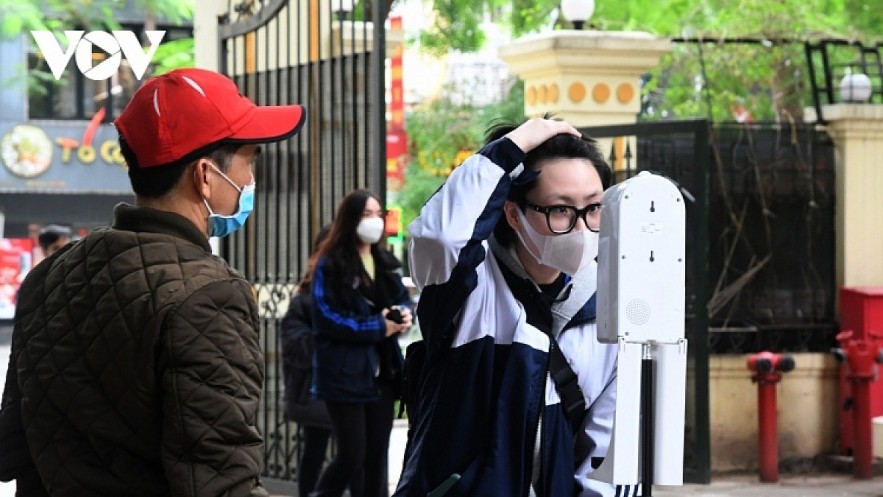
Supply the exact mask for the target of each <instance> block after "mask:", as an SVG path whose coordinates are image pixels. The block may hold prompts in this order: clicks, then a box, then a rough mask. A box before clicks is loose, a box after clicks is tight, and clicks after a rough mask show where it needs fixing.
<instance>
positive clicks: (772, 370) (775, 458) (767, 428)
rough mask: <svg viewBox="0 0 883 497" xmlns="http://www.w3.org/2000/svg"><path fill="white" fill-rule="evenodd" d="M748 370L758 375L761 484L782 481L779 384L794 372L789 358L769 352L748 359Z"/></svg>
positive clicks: (756, 380)
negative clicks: (780, 468)
mask: <svg viewBox="0 0 883 497" xmlns="http://www.w3.org/2000/svg"><path fill="white" fill-rule="evenodd" d="M748 369H750V370H751V371H754V374H753V375H752V376H751V380H752V381H754V382H756V383H757V433H758V440H757V452H758V456H759V457H758V459H759V462H760V481H762V482H764V483H775V482H777V481H779V427H778V413H777V406H776V383H778V382H780V381H782V373H787V372H789V371H791V370H793V369H794V359H793V358H792V357H791V356H789V355H782V354H773V353H771V352H769V351H763V352H758V353H757V354H752V355H750V356H748Z"/></svg>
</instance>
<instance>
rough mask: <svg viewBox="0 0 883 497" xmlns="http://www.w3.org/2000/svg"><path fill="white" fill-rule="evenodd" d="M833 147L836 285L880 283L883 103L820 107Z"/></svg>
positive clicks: (882, 277)
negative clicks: (835, 150)
mask: <svg viewBox="0 0 883 497" xmlns="http://www.w3.org/2000/svg"><path fill="white" fill-rule="evenodd" d="M822 114H823V115H824V116H825V120H826V121H827V129H828V134H829V135H830V136H831V138H832V139H833V140H834V144H835V145H836V147H837V164H836V173H835V177H836V182H837V189H836V195H837V207H836V213H837V219H836V223H835V224H836V230H837V244H836V246H835V252H836V254H837V286H838V287H843V286H847V287H862V286H881V285H883V263H881V257H883V228H881V226H883V225H881V222H880V213H883V195H881V193H880V192H881V191H883V167H880V158H881V157H883V105H880V104H832V105H826V106H824V107H823V108H822Z"/></svg>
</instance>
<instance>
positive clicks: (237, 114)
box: [114, 68, 305, 168]
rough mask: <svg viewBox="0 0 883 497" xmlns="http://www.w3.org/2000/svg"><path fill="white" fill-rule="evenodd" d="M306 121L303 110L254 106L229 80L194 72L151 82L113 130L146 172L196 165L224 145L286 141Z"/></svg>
mask: <svg viewBox="0 0 883 497" xmlns="http://www.w3.org/2000/svg"><path fill="white" fill-rule="evenodd" d="M304 117H305V111H304V108H303V107H302V106H300V105H276V106H258V105H255V104H254V103H253V102H252V101H251V100H249V99H248V98H247V97H244V96H242V94H241V93H240V92H239V89H238V88H237V87H236V84H235V83H233V81H232V80H231V79H230V78H228V77H227V76H224V75H223V74H219V73H217V72H214V71H207V70H205V69H192V68H190V69H176V70H174V71H171V72H168V73H166V74H163V75H161V76H156V77H153V78H150V79H149V80H147V81H146V82H145V83H144V84H143V85H142V86H141V88H139V89H138V91H137V92H135V95H134V96H133V97H132V101H131V102H129V104H128V105H126V108H125V109H124V110H123V112H122V114H120V116H119V117H118V118H117V119H116V121H114V124H115V125H116V128H117V131H119V133H120V136H121V137H122V138H123V140H125V141H126V144H127V145H128V146H129V148H131V149H132V151H133V152H134V153H135V157H136V158H137V159H138V165H139V167H141V168H148V167H157V166H165V165H171V164H181V163H184V162H189V161H192V160H196V159H198V158H199V157H201V156H203V155H205V154H207V153H210V152H211V151H212V150H214V149H215V148H217V147H218V146H219V145H221V144H222V143H243V144H246V143H267V142H275V141H280V140H284V139H286V138H290V137H291V136H293V135H294V134H295V133H297V132H298V131H299V130H300V127H301V126H302V125H303V122H304Z"/></svg>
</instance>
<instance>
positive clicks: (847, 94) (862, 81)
mask: <svg viewBox="0 0 883 497" xmlns="http://www.w3.org/2000/svg"><path fill="white" fill-rule="evenodd" d="M872 90H873V88H872V87H871V78H869V77H868V76H867V75H866V74H847V75H846V76H843V79H841V80H840V100H842V101H844V102H853V103H863V102H867V101H868V100H869V99H870V98H871V91H872Z"/></svg>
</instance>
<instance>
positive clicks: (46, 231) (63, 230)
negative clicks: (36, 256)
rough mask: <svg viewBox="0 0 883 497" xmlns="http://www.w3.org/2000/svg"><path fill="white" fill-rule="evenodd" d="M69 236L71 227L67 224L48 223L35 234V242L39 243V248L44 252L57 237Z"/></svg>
mask: <svg viewBox="0 0 883 497" xmlns="http://www.w3.org/2000/svg"><path fill="white" fill-rule="evenodd" d="M70 236H71V229H70V228H68V227H67V226H61V225H58V224H50V225H47V226H45V227H43V229H41V230H40V234H39V235H37V243H39V244H40V248H41V249H43V252H46V249H48V248H49V246H50V245H52V244H53V243H55V242H57V241H58V239H59V238H62V237H65V238H70Z"/></svg>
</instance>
